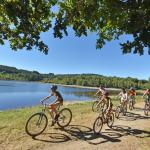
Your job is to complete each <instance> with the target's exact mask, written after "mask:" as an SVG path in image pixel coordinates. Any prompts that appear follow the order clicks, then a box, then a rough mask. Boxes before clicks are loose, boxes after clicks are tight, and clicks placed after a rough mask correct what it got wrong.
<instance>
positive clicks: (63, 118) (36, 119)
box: [25, 103, 72, 136]
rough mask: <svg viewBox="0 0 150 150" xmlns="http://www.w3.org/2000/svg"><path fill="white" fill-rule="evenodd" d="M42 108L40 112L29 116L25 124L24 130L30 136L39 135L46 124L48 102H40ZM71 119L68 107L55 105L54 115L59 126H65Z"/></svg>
mask: <svg viewBox="0 0 150 150" xmlns="http://www.w3.org/2000/svg"><path fill="white" fill-rule="evenodd" d="M41 104H42V105H43V109H42V111H41V112H38V113H35V114H33V115H31V117H29V119H28V120H27V123H26V125H25V131H26V133H27V134H28V135H30V136H37V135H40V134H41V133H42V132H43V131H44V130H45V129H46V127H47V125H48V117H47V115H46V112H48V113H49V111H50V108H49V104H47V103H41ZM71 120H72V112H71V110H70V109H69V108H63V109H60V106H58V107H57V115H55V122H56V123H57V125H58V126H59V127H61V128H64V127H67V126H68V125H69V124H70V122H71Z"/></svg>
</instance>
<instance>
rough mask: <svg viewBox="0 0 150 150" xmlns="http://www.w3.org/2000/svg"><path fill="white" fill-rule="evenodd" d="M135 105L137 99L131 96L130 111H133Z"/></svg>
mask: <svg viewBox="0 0 150 150" xmlns="http://www.w3.org/2000/svg"><path fill="white" fill-rule="evenodd" d="M134 105H135V97H132V96H130V97H129V109H130V110H133V109H134Z"/></svg>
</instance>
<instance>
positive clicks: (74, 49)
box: [0, 29, 150, 79]
mask: <svg viewBox="0 0 150 150" xmlns="http://www.w3.org/2000/svg"><path fill="white" fill-rule="evenodd" d="M41 37H42V39H43V41H44V42H45V43H46V44H48V47H49V53H48V55H45V54H44V53H42V52H40V51H38V50H37V49H33V50H32V51H27V50H25V49H23V50H18V51H17V52H16V51H12V50H11V49H10V47H9V43H8V42H6V43H5V45H3V46H2V45H0V64H1V65H7V66H13V67H16V68H18V69H26V70H31V71H33V70H36V71H39V72H40V73H54V74H80V73H94V74H100V75H105V76H117V77H134V78H138V79H148V78H149V77H150V56H149V55H148V54H147V52H145V55H142V56H139V55H135V54H126V55H123V54H122V51H121V47H120V45H119V42H123V41H125V40H127V39H130V37H129V36H125V35H124V36H122V37H121V38H120V40H115V41H111V42H108V43H106V45H105V46H104V47H103V48H102V49H101V50H99V49H96V35H95V34H94V33H89V35H88V37H80V38H78V37H75V35H74V32H73V31H72V30H70V29H69V36H67V37H64V38H63V39H61V40H60V39H55V38H53V34H52V32H51V31H49V32H47V33H44V34H42V35H41Z"/></svg>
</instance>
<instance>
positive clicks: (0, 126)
mask: <svg viewBox="0 0 150 150" xmlns="http://www.w3.org/2000/svg"><path fill="white" fill-rule="evenodd" d="M112 101H113V104H114V107H115V106H117V105H118V104H119V100H117V99H115V98H114V97H112ZM140 101H141V97H137V102H140ZM92 103H93V102H92V101H91V102H78V103H74V104H68V105H67V107H68V108H70V109H71V111H72V113H73V120H74V121H79V120H81V122H83V123H84V119H86V118H88V116H92V115H93V114H94V113H93V112H92ZM63 107H66V106H65V105H64V106H63ZM41 110H42V106H34V107H28V108H22V109H16V110H6V111H2V112H0V133H1V134H0V144H1V143H2V142H4V141H5V140H6V139H7V140H9V141H11V140H15V139H17V138H19V137H23V136H27V135H26V133H25V124H26V122H27V120H28V118H29V117H30V116H31V115H32V114H34V113H36V112H40V111H41ZM92 113H93V114H92Z"/></svg>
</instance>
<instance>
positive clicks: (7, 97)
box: [0, 80, 96, 110]
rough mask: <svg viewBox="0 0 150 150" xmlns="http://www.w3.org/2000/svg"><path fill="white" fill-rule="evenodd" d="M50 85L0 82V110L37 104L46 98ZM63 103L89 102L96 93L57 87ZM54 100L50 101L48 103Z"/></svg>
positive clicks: (91, 90)
mask: <svg viewBox="0 0 150 150" xmlns="http://www.w3.org/2000/svg"><path fill="white" fill-rule="evenodd" d="M50 86H51V85H50V84H46V83H36V82H20V81H3V80H0V110H5V109H14V108H20V107H26V106H33V105H37V104H39V101H40V100H41V99H42V98H44V97H46V96H48V94H49V91H50ZM58 91H60V93H61V94H62V96H63V98H64V101H86V100H91V99H92V96H93V95H94V93H95V92H96V90H94V89H87V88H74V87H63V86H58ZM53 100H54V98H53V99H51V100H49V102H52V101H53Z"/></svg>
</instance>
